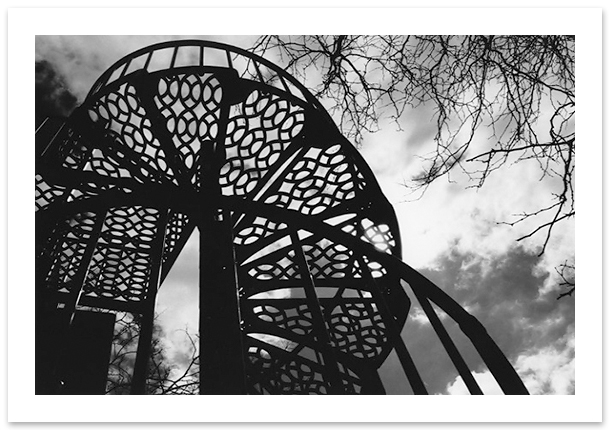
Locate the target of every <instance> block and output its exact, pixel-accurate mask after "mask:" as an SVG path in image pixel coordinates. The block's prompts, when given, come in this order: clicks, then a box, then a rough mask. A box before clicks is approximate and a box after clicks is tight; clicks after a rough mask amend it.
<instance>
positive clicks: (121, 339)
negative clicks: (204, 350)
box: [106, 313, 199, 394]
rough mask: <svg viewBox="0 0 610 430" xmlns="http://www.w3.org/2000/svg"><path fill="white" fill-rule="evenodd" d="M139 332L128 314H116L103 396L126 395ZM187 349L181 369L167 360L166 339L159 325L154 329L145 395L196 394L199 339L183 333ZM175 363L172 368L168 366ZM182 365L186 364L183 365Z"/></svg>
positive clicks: (185, 331)
mask: <svg viewBox="0 0 610 430" xmlns="http://www.w3.org/2000/svg"><path fill="white" fill-rule="evenodd" d="M139 332H140V321H139V319H138V318H137V317H134V316H133V315H131V314H129V313H119V314H117V321H116V324H115V336H114V339H113V344H112V352H111V357H110V365H109V371H108V382H107V385H106V394H129V392H130V389H131V380H132V374H133V368H134V365H135V357H136V351H137V346H138V337H139ZM182 333H183V334H184V335H185V339H186V341H187V344H188V347H187V348H186V352H184V354H185V357H183V358H185V359H184V360H180V361H181V362H182V363H183V365H182V366H178V365H177V364H175V361H176V360H170V358H169V357H168V356H167V351H166V349H165V348H164V346H163V342H162V339H163V337H164V336H165V333H164V332H163V330H162V328H161V326H160V325H159V324H155V325H154V329H153V341H152V345H151V354H150V358H149V362H148V375H147V378H146V393H147V394H197V392H198V391H199V356H198V354H197V352H196V351H197V347H196V345H197V338H198V335H194V336H193V335H191V334H190V333H189V332H188V330H186V329H185V330H182ZM170 363H174V364H170ZM184 363H185V364H184Z"/></svg>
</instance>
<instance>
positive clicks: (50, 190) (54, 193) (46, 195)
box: [36, 175, 66, 211]
mask: <svg viewBox="0 0 610 430" xmlns="http://www.w3.org/2000/svg"><path fill="white" fill-rule="evenodd" d="M65 191H66V187H62V186H61V185H55V184H53V185H49V184H48V183H47V182H46V181H45V180H44V179H43V178H42V176H41V175H36V211H39V210H41V209H44V208H45V207H46V206H47V205H48V204H49V203H51V202H53V201H54V200H55V199H56V198H58V197H60V196H62V195H63V194H64V193H65Z"/></svg>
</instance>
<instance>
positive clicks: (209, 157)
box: [36, 41, 527, 394]
mask: <svg viewBox="0 0 610 430" xmlns="http://www.w3.org/2000/svg"><path fill="white" fill-rule="evenodd" d="M37 146H38V148H39V158H38V160H37V165H36V168H37V175H36V209H37V215H36V230H37V250H36V252H37V263H36V264H37V266H36V271H37V292H36V298H37V335H38V338H39V341H38V345H41V346H40V348H39V350H40V351H41V353H40V354H39V357H38V359H37V392H39V393H54V392H58V386H59V385H58V384H60V383H59V381H60V380H61V381H64V380H65V379H66V377H65V376H63V377H62V372H64V373H65V372H70V370H69V369H68V370H65V369H64V370H61V367H62V366H61V365H60V364H59V363H60V362H61V361H62V360H61V358H59V357H60V356H59V352H58V350H59V349H60V348H61V347H62V345H64V346H65V345H67V344H71V343H72V342H74V340H73V338H71V337H70V330H69V327H70V325H71V323H72V321H73V315H74V314H75V310H76V309H77V308H80V307H90V308H92V309H93V310H95V309H105V310H111V311H126V312H131V313H133V314H135V315H139V316H140V317H141V320H142V330H141V333H140V341H139V345H138V355H137V360H136V364H135V369H134V375H133V386H132V393H134V394H141V393H144V386H145V377H146V368H147V360H148V355H149V348H150V340H151V336H152V318H153V310H154V304H155V296H156V292H157V290H158V288H159V286H160V285H161V284H162V283H163V281H164V279H165V277H166V276H167V274H168V272H169V270H170V268H171V267H172V264H173V263H174V262H175V260H176V258H177V256H178V254H179V253H180V251H181V250H182V248H183V247H184V245H185V242H186V240H187V239H188V238H189V236H190V235H191V233H192V232H193V230H194V229H195V228H197V229H198V230H199V234H200V253H199V254H200V255H199V258H200V336H201V345H200V354H201V355H200V366H201V378H200V393H201V394H246V393H248V394H307V393H315V394H382V393H384V392H385V389H384V386H383V383H382V381H381V379H380V377H379V374H378V369H379V368H380V367H381V365H382V364H383V363H384V362H385V360H386V359H387V358H388V356H389V354H390V353H391V352H392V351H395V352H396V354H397V356H398V358H399V361H400V363H401V365H402V368H403V369H404V372H405V374H406V377H407V379H408V381H409V384H410V386H411V389H412V391H413V392H414V393H415V394H426V385H425V383H424V381H422V378H421V376H420V373H419V371H418V368H417V366H416V364H415V363H414V361H413V359H412V358H411V354H410V353H409V350H408V349H407V346H406V345H405V343H404V341H403V339H402V337H401V330H402V328H403V326H404V324H405V322H406V320H407V318H408V317H409V312H410V311H411V309H412V307H411V299H410V298H409V295H411V297H412V298H416V300H417V301H418V302H419V305H420V307H421V309H422V310H423V312H424V313H425V315H426V317H427V318H428V320H429V322H430V323H431V325H432V326H433V328H434V330H435V332H436V334H437V335H438V337H439V339H440V341H441V342H442V345H443V347H444V348H445V350H446V351H447V353H448V354H449V357H450V359H451V361H452V362H453V364H454V365H455V367H456V369H457V370H458V372H459V375H460V376H461V377H462V379H463V380H464V382H465V384H466V386H467V387H468V388H469V390H470V392H471V393H473V394H480V393H481V389H480V388H479V386H478V385H477V383H476V381H475V380H474V378H473V376H472V374H471V371H470V369H469V368H468V366H467V365H466V363H465V361H464V359H463V358H462V356H461V354H460V353H459V351H458V349H457V347H456V345H455V343H454V342H453V340H452V339H451V337H450V336H449V335H448V333H447V331H446V329H445V328H444V325H443V323H442V322H441V320H440V319H439V317H438V316H437V314H436V312H435V310H434V309H433V307H432V303H434V304H435V305H436V306H438V308H440V309H442V310H443V311H444V312H445V313H446V314H447V315H448V316H449V317H451V318H452V319H454V320H455V321H456V322H457V323H458V324H459V327H460V328H461V330H462V331H463V332H464V333H465V334H466V336H468V338H469V339H470V340H471V341H472V343H473V345H474V347H475V348H476V349H477V351H478V352H479V354H480V355H481V357H482V358H483V360H484V361H485V363H486V364H487V366H488V367H489V369H490V371H491V372H492V373H493V375H494V376H495V377H496V379H497V381H498V383H499V385H500V386H501V388H502V389H503V390H504V392H506V393H510V394H526V393H527V390H526V389H525V387H524V385H523V383H522V382H521V380H520V379H519V377H518V375H517V374H516V372H515V371H514V369H513V368H512V366H511V365H510V363H509V362H508V360H507V359H506V358H505V356H504V355H503V354H502V352H501V351H500V350H499V349H498V347H497V346H496V344H495V343H494V342H493V340H492V339H491V338H490V337H489V335H488V334H487V333H486V331H485V329H484V328H483V327H482V326H481V324H480V323H479V322H478V321H477V320H476V319H475V318H474V317H472V316H471V315H470V314H468V313H467V312H466V311H465V310H464V309H462V308H461V307H460V306H459V305H458V304H457V303H456V302H454V301H453V300H452V299H451V298H450V297H448V296H447V295H446V294H445V293H444V292H443V291H442V290H441V289H439V288H438V287H436V286H435V285H434V284H433V283H431V282H430V281H429V280H427V279H426V278H424V277H423V276H422V275H421V274H419V273H418V272H417V271H415V270H413V269H412V268H410V267H409V266H407V265H406V264H405V263H403V262H402V261H401V259H400V258H401V244H400V235H399V231H398V224H397V221H396V216H395V214H394V210H393V208H392V206H391V205H390V203H389V202H388V201H387V200H386V199H385V197H384V196H383V194H382V192H381V190H380V188H379V186H378V184H377V182H376V180H375V178H374V176H373V174H372V172H371V171H370V169H369V168H368V166H367V165H366V163H365V162H364V161H363V159H362V158H361V157H360V155H359V154H358V152H357V151H356V150H355V149H354V148H353V146H352V145H351V144H350V143H349V142H348V141H347V140H346V139H345V138H344V137H343V136H342V135H341V134H340V132H339V131H338V130H337V128H336V126H335V125H334V123H333V121H332V120H331V118H330V116H329V115H328V113H327V112H326V111H325V109H324V108H323V107H322V106H321V104H320V103H319V102H318V101H317V100H316V99H315V98H314V97H313V96H312V95H311V94H310V93H309V92H308V91H307V89H306V88H305V87H303V86H302V85H301V84H300V83H299V82H297V81H296V80H295V79H294V78H293V77H291V76H289V75H288V74H286V73H285V72H284V71H282V70H281V69H280V68H279V67H277V66H275V65H274V64H272V63H270V62H269V61H267V60H265V59H263V58H260V57H257V56H255V55H252V54H250V53H248V52H246V51H244V50H241V49H238V48H235V47H231V46H227V45H223V44H220V43H214V42H205V41H177V42H170V43H162V44H158V45H154V46H151V47H148V48H144V49H141V50H139V51H136V52H134V53H133V54H131V55H128V56H127V57H125V58H123V59H121V60H120V61H118V62H117V63H116V64H114V65H113V66H112V67H111V68H110V69H108V70H107V71H106V72H105V73H104V74H103V75H102V76H101V77H100V78H99V79H98V81H97V82H96V83H95V85H94V86H93V87H92V89H91V91H90V92H89V94H88V96H87V98H86V100H85V101H84V103H83V104H82V105H81V106H80V107H79V108H78V109H77V110H76V111H75V112H74V113H73V114H72V116H71V117H70V118H69V119H67V121H66V122H65V124H62V125H60V126H57V125H53V124H51V123H50V122H49V123H48V124H47V125H46V126H43V127H42V128H41V129H40V132H38V134H37ZM406 290H408V291H410V293H409V295H408V294H407V292H406ZM93 313H94V312H93ZM49 321H53V324H48V322H49ZM50 338H52V339H53V341H48V339H50ZM44 339H47V342H46V343H45V342H44ZM71 339H72V340H71ZM38 345H37V347H38ZM37 351H38V348H37ZM64 367H65V366H64ZM100 369H101V370H100ZM103 369H104V368H103V366H98V370H97V372H98V373H99V372H102V373H103Z"/></svg>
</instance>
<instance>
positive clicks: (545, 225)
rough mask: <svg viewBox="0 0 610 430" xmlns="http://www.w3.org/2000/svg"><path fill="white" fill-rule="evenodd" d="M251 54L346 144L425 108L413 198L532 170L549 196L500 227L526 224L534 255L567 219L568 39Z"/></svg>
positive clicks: (265, 42) (278, 40) (571, 157)
mask: <svg viewBox="0 0 610 430" xmlns="http://www.w3.org/2000/svg"><path fill="white" fill-rule="evenodd" d="M252 50H253V51H254V52H256V53H258V54H259V55H268V56H269V55H272V54H275V55H276V56H277V62H278V63H279V64H281V65H283V66H284V67H285V69H286V70H287V71H288V72H289V73H291V74H293V75H294V76H296V77H297V78H298V79H301V80H304V79H307V82H308V85H309V86H310V87H312V86H313V87H312V88H311V89H312V92H313V94H314V95H315V96H316V97H319V98H320V99H321V100H322V103H323V104H324V105H325V106H327V107H329V110H330V112H331V114H332V115H333V116H334V117H335V118H338V122H339V124H338V125H339V127H340V129H341V130H342V132H343V133H344V134H345V135H346V136H347V137H348V138H351V139H353V140H354V141H355V143H356V144H360V143H361V142H362V138H363V135H364V133H365V132H374V131H377V130H378V129H379V122H380V120H382V119H383V118H391V119H392V120H394V121H395V122H396V124H397V126H398V127H400V120H401V118H403V117H404V116H405V115H407V114H408V112H409V110H410V109H414V108H417V107H426V108H429V109H431V111H432V112H433V119H434V121H435V122H436V134H435V136H434V142H435V149H434V150H433V151H432V152H430V153H427V154H423V155H421V159H422V162H423V163H422V164H423V169H422V170H421V171H420V172H418V173H416V174H415V175H414V176H413V177H412V178H411V181H410V183H409V184H408V187H409V188H410V189H411V190H412V191H415V192H419V193H423V192H425V190H426V189H427V188H428V187H429V186H430V184H432V183H433V182H435V181H436V180H438V179H439V178H442V177H449V175H450V174H451V173H452V172H454V171H459V172H462V173H464V174H465V175H466V176H467V177H468V178H469V180H470V181H471V182H470V186H471V187H475V188H481V187H482V186H483V185H484V184H485V182H486V180H487V179H488V178H489V176H490V175H491V174H492V173H494V172H496V171H497V170H498V169H500V168H502V167H504V166H508V165H511V164H514V163H522V162H532V163H536V165H537V166H539V168H540V177H539V178H540V180H546V181H549V182H551V183H553V184H554V185H555V186H556V188H558V191H557V192H555V193H554V194H553V195H552V199H551V203H550V204H541V205H540V207H539V208H537V209H535V210H532V211H525V212H521V213H518V214H515V215H514V216H515V218H514V219H513V220H505V221H502V223H503V224H508V225H510V226H514V225H516V224H520V223H522V222H524V221H525V220H528V219H532V220H535V227H534V228H533V229H532V230H531V231H529V233H527V234H525V235H523V236H522V237H519V238H518V239H517V240H519V241H520V240H524V239H528V238H532V237H533V236H536V237H539V238H541V239H539V255H542V254H543V253H544V252H545V250H546V248H547V246H548V244H549V240H550V239H551V237H552V234H553V229H554V227H555V226H556V225H557V224H558V223H560V222H562V221H566V220H568V219H570V218H572V217H574V216H575V207H574V164H575V141H576V139H575V133H574V119H575V117H574V116H575V94H574V65H575V39H574V37H573V36H346V35H337V36H316V35H312V36H261V37H259V38H258V39H257V41H256V42H255V44H254V45H253V47H252ZM419 195H421V194H419Z"/></svg>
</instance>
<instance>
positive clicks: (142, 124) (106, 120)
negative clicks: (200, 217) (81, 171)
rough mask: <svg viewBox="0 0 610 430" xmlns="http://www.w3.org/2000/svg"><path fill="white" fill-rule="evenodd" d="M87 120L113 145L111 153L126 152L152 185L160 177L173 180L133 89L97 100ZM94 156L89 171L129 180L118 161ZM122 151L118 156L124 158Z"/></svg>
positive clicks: (117, 90) (106, 155) (172, 173)
mask: <svg viewBox="0 0 610 430" xmlns="http://www.w3.org/2000/svg"><path fill="white" fill-rule="evenodd" d="M89 116H90V117H91V120H92V121H93V122H94V123H96V124H101V126H102V127H103V128H104V130H105V133H106V139H108V140H110V141H112V142H113V143H114V145H113V149H114V150H116V151H120V150H121V149H120V148H121V147H122V146H124V147H126V148H129V150H131V151H132V152H133V154H135V156H136V157H137V160H138V161H139V162H142V163H144V164H145V165H146V166H148V167H149V169H141V170H140V172H141V173H143V174H144V176H146V177H148V179H149V180H150V181H152V182H158V181H159V178H160V177H161V175H163V176H164V177H165V178H168V179H169V180H170V181H171V180H173V176H174V172H173V171H172V169H171V167H170V166H169V165H168V161H167V154H166V153H165V151H164V150H163V148H162V147H161V143H160V142H159V140H158V139H157V137H155V136H154V133H153V131H152V123H151V119H150V118H149V116H148V115H147V112H146V111H145V110H144V108H143V107H142V105H141V102H140V99H139V97H138V94H137V92H136V89H135V87H134V86H133V85H129V84H124V85H121V86H120V87H119V88H117V89H116V90H115V91H112V92H109V93H108V94H106V95H103V96H102V97H100V98H99V99H98V100H97V102H96V103H95V104H94V105H93V106H92V107H91V108H90V109H89ZM98 151H99V152H95V151H94V154H93V157H92V160H91V169H92V170H94V171H96V172H98V173H100V174H103V175H105V176H112V177H117V174H119V176H120V177H129V176H130V175H128V174H127V173H126V172H124V171H123V169H122V168H121V167H120V165H121V164H123V163H121V161H122V160H116V159H113V157H110V155H109V154H101V151H100V150H98ZM125 153H126V151H125V148H123V149H122V154H125ZM123 165H124V164H123ZM140 172H138V173H140Z"/></svg>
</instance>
